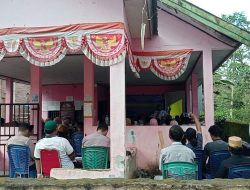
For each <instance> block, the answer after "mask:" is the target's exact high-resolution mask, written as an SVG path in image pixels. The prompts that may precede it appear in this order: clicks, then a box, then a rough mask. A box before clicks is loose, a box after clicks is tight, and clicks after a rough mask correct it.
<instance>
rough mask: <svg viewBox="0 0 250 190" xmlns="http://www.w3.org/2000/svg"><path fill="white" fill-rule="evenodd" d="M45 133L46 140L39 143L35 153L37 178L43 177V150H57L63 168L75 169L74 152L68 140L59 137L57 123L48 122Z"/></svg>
mask: <svg viewBox="0 0 250 190" xmlns="http://www.w3.org/2000/svg"><path fill="white" fill-rule="evenodd" d="M44 132H45V138H43V139H41V140H39V141H38V142H37V144H36V147H35V152H34V156H35V160H36V169H37V177H41V164H40V150H42V149H56V150H57V151H58V153H59V157H60V161H61V165H62V168H69V169H73V168H74V164H73V162H72V160H74V159H75V153H74V150H73V148H72V146H71V145H70V143H69V141H68V140H67V139H65V138H62V137H58V136H57V132H58V131H57V123H56V122H55V121H51V120H50V121H47V122H46V123H45V126H44Z"/></svg>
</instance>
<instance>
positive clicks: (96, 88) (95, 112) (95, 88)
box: [93, 84, 98, 125]
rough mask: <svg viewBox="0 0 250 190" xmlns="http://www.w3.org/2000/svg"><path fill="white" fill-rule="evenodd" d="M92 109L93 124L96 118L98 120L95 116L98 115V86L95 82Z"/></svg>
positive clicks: (95, 122)
mask: <svg viewBox="0 0 250 190" xmlns="http://www.w3.org/2000/svg"><path fill="white" fill-rule="evenodd" d="M94 100H95V101H94V108H93V109H94V111H93V113H94V117H93V119H94V121H93V122H94V125H97V120H98V118H97V116H98V87H97V84H95V87H94Z"/></svg>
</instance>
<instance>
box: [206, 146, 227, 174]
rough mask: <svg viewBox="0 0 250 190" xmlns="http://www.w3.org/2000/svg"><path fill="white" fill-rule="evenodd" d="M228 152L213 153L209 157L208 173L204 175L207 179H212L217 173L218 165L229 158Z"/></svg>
mask: <svg viewBox="0 0 250 190" xmlns="http://www.w3.org/2000/svg"><path fill="white" fill-rule="evenodd" d="M230 156H231V155H230V153H229V151H228V150H221V151H214V152H212V153H211V155H210V156H209V161H208V164H209V169H210V173H209V174H206V178H207V179H214V177H215V174H216V172H217V171H218V169H219V167H220V164H221V162H222V161H223V160H226V159H228V158H229V157H230Z"/></svg>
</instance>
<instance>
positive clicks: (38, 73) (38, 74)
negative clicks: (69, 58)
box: [30, 64, 42, 138]
mask: <svg viewBox="0 0 250 190" xmlns="http://www.w3.org/2000/svg"><path fill="white" fill-rule="evenodd" d="M30 103H39V115H38V117H37V112H36V110H32V109H31V110H30V111H31V117H30V123H31V124H33V125H34V133H36V132H38V134H39V138H41V137H42V122H41V121H42V68H41V67H38V66H35V65H33V64H30ZM37 123H38V126H37ZM37 127H39V130H38V131H37Z"/></svg>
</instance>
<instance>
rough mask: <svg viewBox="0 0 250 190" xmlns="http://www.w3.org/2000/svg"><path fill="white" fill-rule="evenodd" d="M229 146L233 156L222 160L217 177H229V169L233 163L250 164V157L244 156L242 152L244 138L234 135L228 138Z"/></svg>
mask: <svg viewBox="0 0 250 190" xmlns="http://www.w3.org/2000/svg"><path fill="white" fill-rule="evenodd" d="M228 147H229V151H230V153H231V155H232V156H231V157H230V158H228V159H226V160H224V161H222V163H221V165H220V168H219V170H218V172H217V173H216V176H215V177H216V178H227V177H228V170H229V168H230V167H232V166H233V165H239V164H250V157H247V156H244V155H243V154H242V150H243V148H242V140H241V138H240V137H236V136H232V137H229V139H228Z"/></svg>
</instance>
